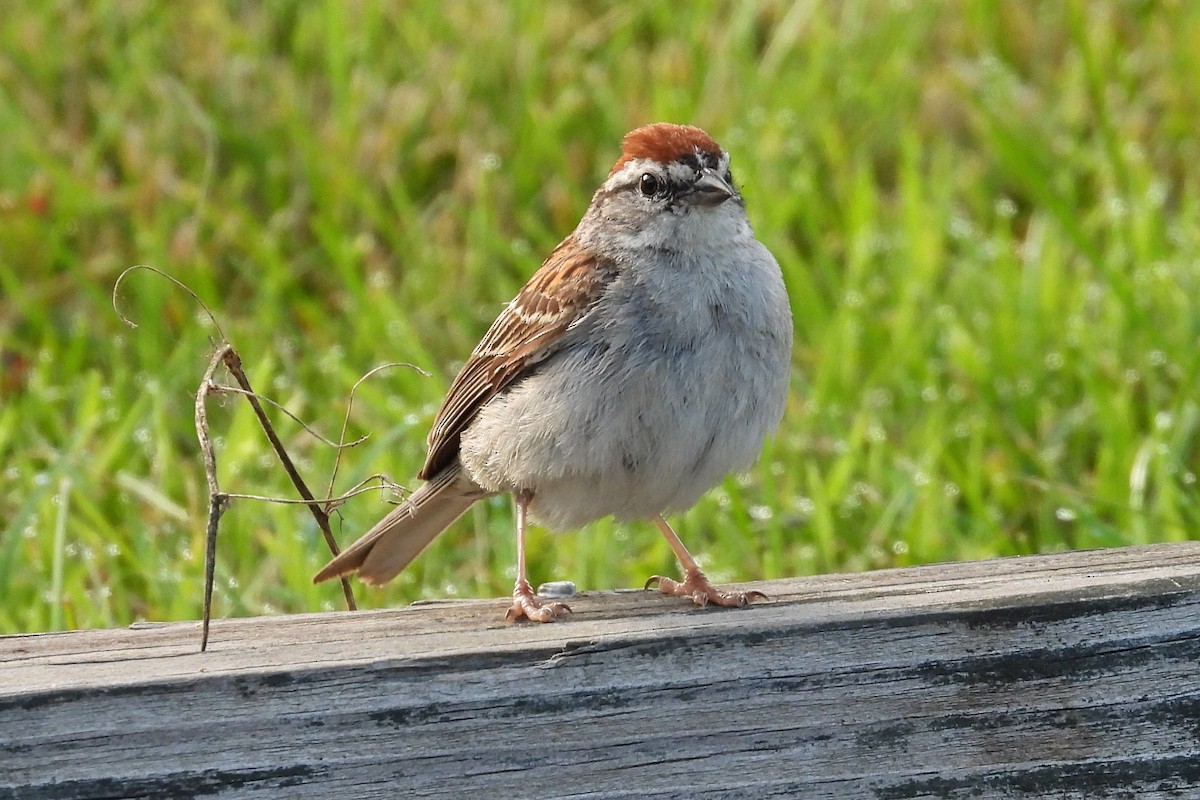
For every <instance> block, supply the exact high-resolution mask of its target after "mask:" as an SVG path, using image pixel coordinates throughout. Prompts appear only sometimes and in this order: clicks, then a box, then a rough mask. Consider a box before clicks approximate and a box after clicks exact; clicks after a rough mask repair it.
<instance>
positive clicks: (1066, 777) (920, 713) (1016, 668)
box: [0, 543, 1200, 800]
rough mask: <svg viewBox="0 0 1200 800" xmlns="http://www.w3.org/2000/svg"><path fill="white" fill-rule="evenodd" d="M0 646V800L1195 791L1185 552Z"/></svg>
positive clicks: (1197, 689)
mask: <svg viewBox="0 0 1200 800" xmlns="http://www.w3.org/2000/svg"><path fill="white" fill-rule="evenodd" d="M753 588H756V589H759V590H761V591H764V592H766V593H767V594H768V595H770V596H771V598H772V602H770V603H767V604H763V605H756V606H753V607H750V608H747V609H733V610H718V609H707V610H702V609H696V608H692V607H690V606H688V605H687V604H684V603H682V602H681V601H678V600H674V599H669V598H663V597H660V596H657V595H654V594H649V593H643V592H602V593H594V594H586V595H583V596H579V597H576V598H574V599H573V600H572V601H571V605H572V607H573V608H574V609H575V611H576V614H575V616H574V618H573V619H572V620H571V621H569V622H567V623H563V624H556V625H541V626H534V625H506V624H504V623H502V622H501V621H500V620H501V617H502V615H503V612H504V609H505V608H506V607H507V600H484V601H466V602H453V603H428V604H422V605H417V606H412V607H408V608H403V609H397V610H391V611H377V612H358V613H345V612H344V613H333V614H313V615H299V616H290V617H270V618H256V619H242V620H225V621H218V622H216V623H214V625H213V631H212V640H211V643H210V650H209V652H208V653H206V654H200V653H199V652H197V645H198V624H196V623H172V624H142V625H138V626H134V627H133V628H129V629H124V630H103V631H80V632H73V633H57V634H38V635H29V636H10V637H3V638H0V798H5V797H13V798H94V797H192V796H208V795H212V796H220V797H251V796H253V797H335V796H336V797H339V798H356V797H447V798H449V797H455V798H458V797H570V798H584V797H586V798H633V797H639V798H640V797H653V798H658V797H663V798H665V797H691V796H700V795H702V796H704V797H730V798H734V797H737V798H743V797H756V798H757V797H798V798H818V799H820V798H858V797H863V798H935V797H936V798H968V797H971V798H975V797H1005V798H1033V797H1055V798H1080V800H1082V799H1083V798H1108V797H1113V798H1116V797H1121V798H1126V797H1138V798H1168V797H1169V798H1190V797H1200V543H1178V544H1166V545H1154V546H1148V547H1138V548H1128V549H1122V550H1110V551H1096V552H1080V553H1067V554H1060V555H1050V556H1035V557H1027V558H1014V559H1002V560H996V561H984V562H976V563H968V564H946V565H937V566H930V567H919V568H913V569H903V570H888V571H881V572H875V573H867V574H861V575H827V576H818V577H811V578H797V579H789V580H780V581H769V582H764V583H758V584H753Z"/></svg>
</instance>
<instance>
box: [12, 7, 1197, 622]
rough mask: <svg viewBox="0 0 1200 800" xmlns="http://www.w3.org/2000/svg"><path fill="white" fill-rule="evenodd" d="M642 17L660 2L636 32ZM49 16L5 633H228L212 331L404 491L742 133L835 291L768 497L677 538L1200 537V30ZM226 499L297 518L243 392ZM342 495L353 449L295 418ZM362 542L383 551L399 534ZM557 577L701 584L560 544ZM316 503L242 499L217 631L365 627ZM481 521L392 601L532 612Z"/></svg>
mask: <svg viewBox="0 0 1200 800" xmlns="http://www.w3.org/2000/svg"><path fill="white" fill-rule="evenodd" d="M635 6H639V7H637V8H635ZM641 6H643V4H620V5H617V4H612V5H610V4H572V5H568V4H561V5H553V6H549V7H547V6H544V5H543V4H541V3H531V2H530V3H518V4H515V5H511V6H510V5H508V4H500V3H494V4H487V3H441V2H427V1H425V2H410V3H403V4H401V3H397V4H394V5H391V6H389V7H387V8H379V7H377V6H376V4H372V3H363V4H349V3H341V2H327V3H284V2H278V3H263V4H256V3H242V4H216V3H205V4H172V3H154V2H145V3H139V2H119V3H105V2H97V3H92V4H79V3H73V2H57V3H53V2H46V3H42V2H32V1H31V2H26V3H24V4H21V3H13V4H9V6H8V7H7V8H6V9H5V12H4V14H2V15H0V131H3V134H2V135H0V359H2V360H0V370H3V371H2V372H0V596H2V597H3V598H4V601H5V602H3V603H0V632H14V631H32V630H45V629H55V628H63V627H65V628H71V627H85V626H103V625H119V624H124V623H128V622H130V621H131V620H134V619H139V618H147V619H187V618H195V617H196V616H198V614H199V610H200V598H201V591H200V590H201V574H202V554H203V528H204V518H205V510H206V508H205V503H206V488H205V483H204V477H203V473H202V470H201V464H200V459H199V454H198V448H197V445H196V441H195V435H194V432H193V427H192V414H193V410H192V406H193V395H194V392H195V389H196V386H197V383H198V381H199V379H200V376H201V373H202V372H203V369H204V366H205V364H206V363H207V359H208V356H209V354H210V352H211V349H210V337H213V336H215V331H214V329H213V328H212V327H211V326H210V325H208V324H207V322H206V320H205V319H204V317H203V315H202V314H201V313H200V312H199V310H198V308H197V307H196V305H195V304H194V303H193V302H192V301H191V300H189V299H188V298H187V297H186V296H185V295H184V294H182V293H181V292H180V291H178V290H177V289H175V288H173V287H172V286H171V285H169V284H168V283H167V282H166V281H164V280H162V279H160V278H157V277H155V276H153V275H151V274H149V273H145V272H141V273H135V274H134V275H133V276H132V277H131V278H130V279H129V280H128V281H127V282H126V283H125V284H124V285H123V288H122V290H121V292H120V296H119V298H118V299H119V302H120V306H121V308H122V310H123V311H124V313H126V314H128V315H129V316H130V317H131V318H133V319H134V320H136V321H137V323H138V324H139V326H140V327H138V328H137V329H136V330H130V329H128V328H126V327H125V326H123V325H122V324H121V322H120V320H119V319H118V318H117V316H116V314H115V313H114V312H113V311H112V309H111V306H110V293H111V291H112V288H113V283H114V280H115V279H116V277H117V275H118V274H119V273H120V272H121V270H123V269H124V268H126V267H128V266H130V265H133V264H153V265H155V266H157V267H159V268H161V269H163V270H166V271H168V272H169V273H170V274H172V275H174V276H176V277H178V278H179V279H180V280H182V281H184V282H186V283H187V284H188V285H189V286H191V287H192V288H194V289H195V290H196V292H197V293H199V295H200V296H201V297H202V298H204V300H205V301H206V302H207V303H208V304H210V305H211V306H212V308H213V309H214V310H215V312H216V314H217V315H218V317H219V318H220V320H221V324H222V325H223V326H224V329H225V330H226V332H227V333H228V334H229V336H230V338H231V340H232V342H233V344H234V345H235V346H236V347H237V348H238V349H239V351H240V353H241V354H242V356H243V358H244V359H245V361H246V365H247V371H248V372H249V375H250V378H251V380H252V381H253V382H254V383H255V385H256V388H258V389H259V390H260V391H261V392H263V393H265V394H268V395H270V396H271V397H273V398H274V399H276V400H278V401H279V402H281V403H283V404H284V405H285V406H286V407H287V408H288V409H289V410H290V411H292V412H294V413H295V414H297V415H299V416H300V417H302V418H303V419H305V420H307V421H308V422H310V423H311V424H312V425H314V426H315V427H316V428H317V429H319V430H320V431H322V432H323V433H324V434H325V435H327V436H331V437H334V438H336V436H337V433H338V431H339V429H340V427H341V421H342V416H343V413H344V409H345V405H346V399H347V395H348V393H349V390H350V387H351V386H352V385H353V383H354V381H355V380H356V379H357V378H358V377H359V375H361V374H362V373H364V372H366V371H367V370H368V369H370V368H371V367H373V366H375V365H377V364H380V363H383V362H387V361H406V362H411V363H413V364H415V365H418V366H420V367H422V368H424V369H426V370H428V371H429V372H430V373H432V374H431V377H422V376H420V375H419V374H418V373H416V372H415V371H409V370H403V369H397V370H391V371H388V372H385V373H383V374H381V375H379V376H377V377H375V378H373V379H372V380H371V381H370V382H369V383H367V384H366V385H364V387H363V388H362V389H361V390H360V392H359V394H358V397H357V401H356V404H355V408H354V413H353V416H352V419H351V424H350V434H351V436H357V435H360V434H363V433H368V432H369V433H370V434H371V436H370V438H369V439H368V440H367V442H366V443H364V444H363V445H362V446H360V447H358V448H356V449H354V450H352V451H349V452H348V453H346V454H345V457H344V460H343V464H342V468H341V471H340V473H339V480H338V484H337V487H335V488H336V490H338V491H341V490H344V489H345V488H347V487H348V486H350V485H352V484H353V483H355V482H357V480H359V479H361V478H363V477H365V476H367V475H370V474H372V473H375V472H382V473H386V474H388V475H390V476H391V477H392V478H393V479H394V480H396V481H397V482H399V483H402V484H403V483H407V482H409V481H410V480H411V475H412V474H413V473H414V472H415V470H416V469H417V468H418V467H419V465H420V463H421V461H422V458H423V455H424V450H423V443H424V437H425V432H426V429H427V426H428V424H429V422H430V419H431V416H432V413H433V411H434V410H435V408H436V405H437V403H438V401H439V400H440V398H441V396H442V393H443V392H444V390H445V388H446V386H447V384H448V382H449V379H450V378H451V377H452V375H453V372H454V370H455V368H456V366H457V365H458V364H459V363H461V359H462V358H464V357H465V355H466V354H467V353H468V352H469V351H470V349H471V347H472V346H473V345H474V343H475V341H476V340H477V339H478V337H479V336H480V335H481V334H482V332H483V331H484V329H485V328H486V326H487V324H488V323H489V322H490V321H491V319H492V318H493V317H494V315H495V314H496V312H497V311H498V310H499V308H500V307H501V305H502V303H504V302H505V301H506V300H507V299H508V298H509V297H511V296H512V294H513V293H514V292H515V291H516V290H517V289H518V287H519V286H520V285H521V284H522V282H523V281H524V280H525V279H526V278H527V277H528V276H529V275H530V274H531V273H532V271H533V270H534V269H535V268H536V266H537V264H538V263H539V260H540V256H541V255H543V254H545V253H547V252H548V251H549V250H550V248H551V247H553V245H554V244H555V243H556V242H557V241H558V240H559V239H561V238H562V237H563V236H564V235H565V234H567V233H568V232H569V231H570V230H571V228H572V227H573V226H574V224H575V223H576V221H577V220H578V218H579V216H580V214H581V213H582V211H583V209H584V207H585V206H586V204H587V201H588V199H589V197H590V193H591V191H592V190H593V189H594V188H595V186H596V185H597V184H598V183H599V181H600V180H601V179H602V178H603V176H604V175H605V173H606V171H607V168H608V166H609V165H610V164H611V162H612V160H613V159H614V158H615V157H616V155H617V153H618V144H619V141H620V137H621V135H622V134H623V133H624V132H625V131H627V130H628V129H630V128H632V127H635V126H637V125H639V124H643V123H646V122H649V121H654V120H662V119H666V120H673V121H681V122H692V123H696V124H699V125H702V126H704V127H706V128H707V129H708V130H709V131H710V132H711V133H712V134H713V135H714V136H715V137H716V138H717V139H718V140H719V141H721V142H722V143H723V144H724V145H725V147H726V148H727V149H728V150H730V151H731V152H732V154H733V157H734V169H735V175H736V176H737V177H738V179H739V180H740V182H741V183H742V184H743V187H744V190H745V194H746V196H747V199H748V202H749V208H750V215H751V218H752V219H753V221H754V223H755V225H756V227H757V230H758V232H759V234H760V237H761V238H762V239H763V240H764V241H765V242H766V243H767V244H768V245H769V246H770V248H771V249H772V250H773V251H774V252H775V253H776V255H777V256H778V258H779V260H780V263H781V265H782V267H783V270H784V273H785V277H786V280H787V283H788V287H789V290H790V292H791V297H792V301H793V305H794V311H795V319H796V348H795V358H794V370H793V382H792V387H793V392H792V397H791V402H790V405H789V408H788V413H787V416H786V418H785V420H784V423H783V427H782V429H781V431H780V433H779V436H778V437H777V438H776V440H775V441H774V442H773V443H771V444H769V445H768V447H767V449H766V451H765V454H764V458H763V461H762V463H761V464H760V466H759V467H758V468H756V469H755V470H754V471H753V472H752V473H751V474H749V475H748V476H743V477H735V478H731V479H730V480H729V481H727V482H726V483H725V485H724V486H723V487H720V488H718V489H717V490H715V491H713V492H712V493H711V494H710V495H709V496H707V497H706V498H705V499H704V500H703V501H702V502H701V503H700V504H699V505H697V506H696V508H694V509H693V510H692V511H690V512H689V513H687V514H685V515H683V516H682V518H681V519H680V520H679V523H680V525H679V530H680V531H681V535H682V536H683V538H684V540H685V541H686V542H688V543H689V544H690V545H691V546H692V547H693V549H694V550H695V551H697V552H698V553H700V554H702V555H703V556H704V559H705V561H706V563H707V564H708V565H709V566H710V568H711V572H712V574H713V575H714V576H716V577H718V578H720V579H724V580H730V579H751V578H758V577H772V576H782V575H792V574H800V573H811V572H820V571H831V570H862V569H872V568H878V567H886V566H892V565H904V564H913V563H921V562H930V561H938V560H948V559H974V558H985V557H990V556H997V555H1009V554H1015V553H1029V552H1039V551H1051V550H1061V549H1071V548H1090V547H1110V546H1118V545H1124V544H1132V543H1139V542H1149V541H1164V540H1174V539H1185V538H1189V537H1195V536H1197V535H1198V534H1200V502H1198V497H1200V495H1198V492H1197V487H1196V473H1197V471H1200V465H1198V463H1197V462H1198V454H1200V309H1198V307H1197V304H1198V299H1197V298H1200V185H1198V182H1197V180H1196V175H1197V172H1196V164H1200V135H1198V134H1197V130H1198V128H1197V124H1196V120H1200V82H1198V81H1197V80H1196V76H1197V75H1200V4H1195V3H1188V2H1178V3H1138V2H1086V3H1085V2H1075V3H1067V2H1063V3H1036V4H1035V3H1028V4H1026V3H1005V2H1001V1H1000V0H994V1H993V2H972V3H962V4H956V3H947V4H938V3H896V2H846V3H826V4H805V3H799V4H795V5H791V4H783V3H771V2H762V3H737V4H734V3H730V4H713V5H710V6H704V5H703V4H685V5H682V6H681V5H680V4H676V3H662V4H654V5H644V7H641ZM211 406H212V410H211V421H212V424H213V428H214V434H215V435H216V436H218V437H219V442H220V446H219V450H218V459H219V463H220V470H221V480H222V484H223V487H224V488H225V489H227V490H229V491H240V492H252V493H259V494H270V495H279V496H284V497H294V494H293V492H292V491H291V490H290V487H289V485H288V483H287V481H286V479H285V478H284V476H283V474H282V472H281V470H279V468H278V467H277V466H276V464H275V463H274V460H273V457H272V456H271V454H270V451H269V450H268V448H267V446H266V443H265V441H264V439H263V437H262V435H261V433H260V431H259V430H258V428H257V426H256V423H255V421H254V419H253V417H252V415H251V413H250V411H249V409H248V408H247V407H246V405H245V403H244V402H243V401H240V400H238V399H236V398H227V399H225V400H224V401H223V402H222V401H218V400H214V401H213V402H212V403H211ZM274 417H275V419H276V424H277V425H278V426H279V428H280V430H281V432H282V435H283V436H284V438H285V440H286V442H287V444H288V447H289V449H290V450H291V452H292V453H293V455H294V456H295V457H296V458H297V460H298V463H299V465H300V468H301V470H302V471H303V473H304V474H305V475H306V476H307V478H308V479H309V481H310V483H311V484H312V485H313V486H314V488H315V489H316V490H317V491H318V492H322V491H324V487H325V485H326V482H327V480H328V476H329V474H330V471H331V469H332V464H333V458H334V454H333V452H332V451H331V450H330V448H328V447H326V446H323V445H321V444H319V443H317V442H315V441H314V440H312V439H311V438H309V437H307V436H306V435H305V434H303V433H302V431H301V430H300V429H299V427H298V426H296V425H294V424H293V423H291V422H289V421H288V420H287V419H286V418H285V417H284V416H283V415H282V414H278V413H276V414H274ZM385 508H386V507H385V506H384V504H383V502H382V501H381V500H380V499H378V498H377V497H374V496H364V497H360V498H358V499H356V500H354V501H352V502H350V503H349V504H347V505H346V506H345V508H344V509H343V515H344V518H343V519H341V520H338V521H336V524H337V531H338V532H339V535H340V537H341V539H342V540H343V541H348V540H350V539H351V538H353V537H354V536H356V535H357V534H358V533H360V532H361V531H362V530H363V529H365V528H366V527H367V526H368V525H370V523H371V522H372V521H373V520H374V519H375V518H376V517H377V516H379V515H380V514H381V513H383V511H384V510H385ZM531 550H532V560H531V565H530V566H531V570H532V575H533V579H534V580H535V582H536V581H540V580H548V579H551V578H570V579H573V580H575V581H576V582H577V583H579V584H580V585H581V586H582V587H583V588H597V587H612V586H630V585H637V584H640V583H641V582H642V581H643V580H644V579H645V577H646V576H648V575H650V574H651V573H654V572H663V571H668V570H672V569H674V566H673V564H672V561H671V557H670V553H669V551H668V549H667V547H666V545H665V543H663V542H662V541H661V539H660V538H659V537H658V535H657V534H656V533H655V531H654V530H653V527H652V526H650V525H635V526H623V527H622V526H616V525H614V524H612V523H611V522H607V521H606V522H600V523H597V524H596V525H594V526H592V527H590V528H589V529H587V530H585V531H581V532H579V533H577V534H572V535H567V536H562V537H554V538H551V537H550V536H549V535H547V534H545V533H543V532H541V531H538V532H536V533H535V534H534V536H533V539H532V542H531ZM325 558H326V553H325V551H324V545H323V544H322V543H321V542H320V539H319V536H318V534H317V531H316V528H315V525H314V523H313V522H312V520H311V518H310V517H309V516H308V514H307V512H306V511H305V510H303V509H301V508H298V507H295V506H276V505H264V504H260V503H254V502H244V501H242V502H236V503H235V504H234V506H233V508H232V510H231V511H230V512H229V513H228V514H227V515H226V517H225V519H224V522H223V526H222V539H221V550H220V558H219V564H218V572H217V575H218V588H217V597H216V613H217V614H218V615H245V614H256V613H263V612H293V611H301V610H316V609H322V608H336V607H338V606H339V604H340V592H339V590H338V588H337V586H336V585H330V584H325V585H322V586H319V587H314V586H312V585H311V584H310V583H309V577H310V576H311V574H312V573H313V572H314V571H315V570H316V569H317V568H318V567H319V565H320V564H321V563H323V561H324V560H325ZM513 561H514V544H513V540H512V535H511V511H510V508H509V505H508V501H507V500H505V499H503V498H501V499H496V500H494V501H492V502H487V503H482V504H480V505H479V506H477V508H476V510H475V511H474V512H473V513H471V514H469V515H468V516H467V517H466V519H465V520H464V521H463V522H462V523H460V524H459V525H458V526H456V527H455V528H454V529H452V531H451V532H450V533H448V534H447V535H446V536H443V537H442V538H441V539H440V540H439V541H438V542H437V543H436V544H435V545H434V546H433V547H432V548H431V550H430V551H428V552H427V553H426V554H425V555H424V556H423V557H422V558H420V559H419V560H418V561H417V562H416V563H415V564H414V565H413V566H412V567H411V568H410V569H409V570H407V571H406V572H405V573H404V574H403V575H402V576H401V577H400V578H399V579H397V580H396V581H395V582H394V583H393V584H392V585H389V586H388V587H387V588H386V589H383V590H363V591H360V592H359V596H360V600H361V601H362V604H363V605H364V606H379V605H390V604H397V603H402V602H405V601H408V600H411V599H413V598H416V597H420V596H429V595H438V596H440V595H451V594H457V595H500V594H504V593H506V592H507V591H508V590H509V588H510V586H511V579H512V564H513Z"/></svg>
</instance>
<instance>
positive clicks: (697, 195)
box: [687, 169, 737, 206]
mask: <svg viewBox="0 0 1200 800" xmlns="http://www.w3.org/2000/svg"><path fill="white" fill-rule="evenodd" d="M735 194H737V191H736V190H735V189H734V188H733V187H732V186H730V185H729V182H728V181H726V180H725V179H724V178H722V177H721V176H720V175H718V174H717V173H715V172H713V171H712V170H710V169H706V170H704V172H703V173H701V174H700V177H699V178H698V179H697V180H696V183H695V185H693V186H692V190H691V191H690V192H688V193H687V201H688V202H689V203H690V204H692V205H694V206H716V205H720V204H721V203H724V202H725V201H726V200H728V199H729V198H731V197H733V196H734V195H735Z"/></svg>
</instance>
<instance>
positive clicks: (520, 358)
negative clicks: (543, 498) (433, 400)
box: [417, 237, 616, 480]
mask: <svg viewBox="0 0 1200 800" xmlns="http://www.w3.org/2000/svg"><path fill="white" fill-rule="evenodd" d="M615 274H616V267H615V265H613V264H611V263H608V262H602V261H600V260H599V259H598V258H596V257H595V256H593V255H591V254H588V253H585V252H583V251H582V250H581V249H580V248H579V246H578V244H577V243H576V242H575V240H574V238H573V237H567V239H565V240H564V241H563V242H562V243H561V244H560V245H559V246H558V247H556V248H554V252H552V253H551V254H550V256H549V258H547V259H546V261H545V262H544V263H543V264H542V266H541V268H539V269H538V271H537V272H535V273H534V274H533V277H532V278H530V279H529V282H528V283H526V284H525V286H524V287H523V288H522V289H521V291H520V292H519V293H518V294H517V296H516V297H515V298H514V299H513V301H512V302H511V303H509V304H508V306H507V307H506V308H505V309H504V311H502V312H500V316H499V317H497V318H496V321H495V322H493V323H492V326H491V327H490V328H489V329H488V332H487V333H486V334H485V335H484V337H483V340H482V341H480V342H479V345H478V346H477V347H476V348H475V350H474V352H472V353H471V356H470V358H468V359H467V363H465V364H463V367H462V369H461V370H460V371H459V373H458V376H457V377H456V378H455V379H454V382H453V383H452V384H451V385H450V391H449V392H447V394H446V399H445V400H444V401H442V407H441V408H440V409H439V410H438V413H437V417H436V418H435V419H434V421H433V428H432V429H431V430H430V431H429V455H428V456H427V457H426V459H425V466H424V467H423V468H422V469H421V472H420V473H418V475H417V477H419V478H421V479H423V480H429V479H430V478H431V477H433V476H434V475H437V474H438V473H439V472H441V471H442V470H443V469H444V468H445V467H446V466H447V465H448V464H450V462H452V461H453V460H454V457H455V456H456V455H458V446H459V438H460V436H461V435H462V432H463V430H464V429H465V428H466V427H467V425H469V424H470V423H471V420H472V419H474V418H475V414H476V413H478V411H479V409H480V408H482V407H483V405H484V404H485V403H486V402H487V401H488V400H490V399H492V398H493V397H495V396H496V394H497V393H499V392H500V391H502V390H503V389H504V388H505V387H506V386H508V385H509V384H511V383H512V382H513V381H514V380H516V379H517V378H518V377H519V376H520V375H521V373H522V372H524V371H525V370H526V369H527V368H528V367H530V366H532V365H533V364H536V363H537V362H538V361H541V360H542V359H543V358H545V357H546V356H547V355H549V353H550V352H551V351H552V350H553V348H554V346H555V345H556V344H557V342H558V341H559V339H561V337H562V335H563V334H564V333H566V331H567V329H568V328H569V327H570V326H571V324H572V323H573V322H575V321H576V320H578V319H579V318H580V317H581V316H582V315H583V314H584V313H585V312H586V311H587V310H588V309H589V308H591V306H592V304H593V303H595V302H596V300H597V299H599V297H600V295H601V294H602V293H603V292H604V289H605V287H606V286H607V285H608V283H609V281H611V280H612V278H613V276H614V275H615Z"/></svg>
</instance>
